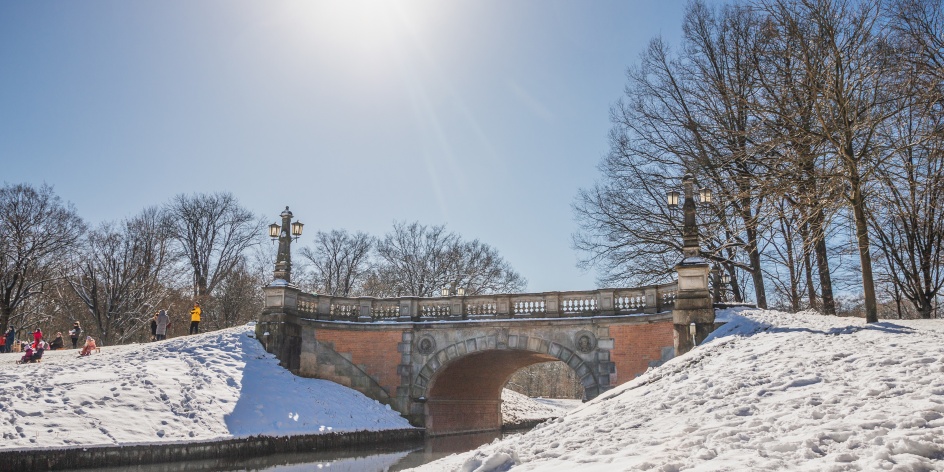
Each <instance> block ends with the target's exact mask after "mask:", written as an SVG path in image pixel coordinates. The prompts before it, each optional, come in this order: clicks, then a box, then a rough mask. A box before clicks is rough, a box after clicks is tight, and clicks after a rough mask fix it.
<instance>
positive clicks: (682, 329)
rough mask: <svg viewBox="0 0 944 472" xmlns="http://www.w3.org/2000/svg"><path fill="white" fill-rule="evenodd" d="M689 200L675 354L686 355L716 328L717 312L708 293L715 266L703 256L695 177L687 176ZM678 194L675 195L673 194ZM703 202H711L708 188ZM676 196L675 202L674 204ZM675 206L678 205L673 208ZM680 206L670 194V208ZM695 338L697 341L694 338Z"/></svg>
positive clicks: (678, 269) (674, 320)
mask: <svg viewBox="0 0 944 472" xmlns="http://www.w3.org/2000/svg"><path fill="white" fill-rule="evenodd" d="M682 183H683V186H684V192H685V201H684V205H683V207H682V212H683V218H684V225H683V227H682V255H683V258H682V262H679V264H678V265H676V266H675V270H676V272H677V273H678V294H677V297H676V300H675V307H674V309H673V310H672V323H673V324H674V325H675V355H676V356H678V355H681V354H685V353H686V352H688V351H690V350H691V349H692V348H694V347H695V346H696V345H698V344H700V343H701V342H702V341H704V340H705V338H706V337H708V334H709V333H711V331H712V329H714V324H715V310H714V305H713V303H712V299H711V293H710V292H709V291H708V275H709V272H710V269H711V264H710V263H709V262H708V260H707V259H705V258H704V257H701V254H700V247H699V239H698V225H697V224H696V223H695V195H694V188H693V187H694V178H693V177H692V175H691V174H685V177H684V178H683V179H682ZM673 194H674V195H673ZM699 194H700V196H701V200H702V203H708V202H710V201H711V193H710V191H708V190H707V189H702V190H701V192H699ZM673 197H674V201H673ZM673 204H674V205H673ZM677 205H678V192H670V193H669V206H672V207H674V206H677ZM693 338H694V339H693Z"/></svg>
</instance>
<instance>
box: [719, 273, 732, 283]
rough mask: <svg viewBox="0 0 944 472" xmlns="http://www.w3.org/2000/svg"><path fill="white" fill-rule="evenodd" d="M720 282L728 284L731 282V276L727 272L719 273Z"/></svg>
mask: <svg viewBox="0 0 944 472" xmlns="http://www.w3.org/2000/svg"><path fill="white" fill-rule="evenodd" d="M721 283H722V284H723V285H728V284H729V283H731V276H730V275H728V273H727V272H725V273H723V274H721Z"/></svg>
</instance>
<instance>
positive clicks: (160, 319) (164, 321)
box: [154, 310, 170, 341]
mask: <svg viewBox="0 0 944 472" xmlns="http://www.w3.org/2000/svg"><path fill="white" fill-rule="evenodd" d="M169 327H170V317H169V316H167V311H166V310H161V311H159V312H157V327H156V328H155V330H154V336H155V337H156V338H157V340H158V341H163V340H164V339H167V328H169Z"/></svg>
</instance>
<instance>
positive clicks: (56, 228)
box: [0, 184, 526, 345]
mask: <svg viewBox="0 0 944 472" xmlns="http://www.w3.org/2000/svg"><path fill="white" fill-rule="evenodd" d="M264 228H265V220H264V219H263V218H261V217H259V216H258V215H255V214H253V213H252V212H251V211H249V210H247V209H246V208H244V207H243V206H242V205H241V204H240V203H239V201H238V200H237V199H236V197H235V196H233V195H232V194H230V193H213V194H204V193H197V194H191V195H185V194H180V195H176V196H174V197H173V198H172V199H171V200H170V201H168V202H166V203H164V204H162V205H157V206H152V207H148V208H145V209H143V210H142V211H141V212H139V213H138V214H136V215H134V216H131V217H128V218H125V219H122V220H119V221H109V222H104V223H101V224H99V225H97V226H90V225H88V224H87V223H86V222H85V221H84V220H83V219H82V218H81V217H80V216H79V214H78V212H77V211H76V209H75V208H74V206H73V205H72V204H70V203H66V202H63V201H62V199H61V198H60V197H58V196H57V195H56V194H55V192H54V190H53V188H52V187H50V186H48V185H42V186H40V187H34V186H31V185H28V184H4V186H2V187H0V326H3V327H4V328H3V329H4V330H5V329H6V327H8V326H14V327H16V328H17V329H18V330H20V331H19V333H20V335H21V336H22V335H24V333H25V331H24V330H29V331H32V330H35V329H36V328H37V327H42V328H43V330H44V331H45V332H47V333H48V334H47V335H52V334H55V332H56V331H65V330H67V329H69V328H71V326H72V323H73V321H80V323H81V324H82V326H83V328H84V329H85V332H86V333H88V334H90V335H92V336H94V337H96V338H97V339H98V340H99V341H100V344H103V345H112V344H124V343H130V342H141V341H146V340H148V339H149V338H150V329H149V321H150V319H151V317H152V316H153V315H154V313H155V312H156V311H157V310H160V309H166V310H168V312H169V313H170V314H171V317H172V320H173V321H174V322H172V324H171V327H170V333H169V334H170V335H171V336H174V335H182V334H184V333H186V331H187V329H186V327H187V323H188V321H189V318H188V317H189V315H188V312H189V310H190V308H191V306H192V303H193V302H195V301H198V302H200V303H201V305H202V308H203V315H202V322H201V324H202V326H206V327H207V329H209V330H215V329H221V328H226V327H232V326H236V325H240V324H244V323H246V322H248V321H250V320H253V319H255V318H256V316H257V315H258V314H259V313H261V311H262V307H263V301H264V298H263V293H262V287H263V286H264V285H266V284H267V283H268V282H269V281H271V280H272V276H273V275H272V270H273V267H274V266H273V263H274V261H275V252H274V251H275V247H274V246H272V245H271V244H267V237H266V235H265V231H264ZM300 254H301V255H302V257H301V258H296V266H295V268H294V271H295V277H294V279H295V281H297V282H299V283H300V284H301V285H302V287H303V288H305V289H307V290H310V291H314V292H317V293H322V294H330V295H335V296H359V295H371V296H378V297H383V296H401V295H416V296H438V295H439V294H440V290H441V289H442V287H448V288H450V289H451V290H453V291H454V290H455V289H457V288H458V287H462V288H463V289H464V290H466V293H467V294H469V295H474V294H480V293H495V292H503V291H518V290H522V289H523V288H524V286H525V284H526V282H525V279H524V278H523V277H521V276H520V275H519V274H518V273H517V272H515V271H514V270H513V269H512V268H511V266H510V265H509V264H508V263H507V262H506V261H505V260H504V259H503V258H502V257H501V256H500V255H499V254H498V251H497V250H496V249H494V248H492V247H491V246H489V245H487V244H485V243H482V242H480V241H478V240H473V241H466V240H463V239H462V238H461V237H460V236H459V235H458V234H456V233H452V232H449V231H446V229H445V227H443V226H425V225H421V224H419V223H410V224H407V223H395V224H394V226H393V229H392V230H391V231H390V232H389V233H388V234H386V235H383V236H381V237H373V236H369V235H367V234H365V233H349V232H347V231H346V230H331V231H327V232H318V233H317V234H316V235H315V236H314V238H313V241H312V243H311V244H310V245H309V246H306V247H302V248H301V251H300Z"/></svg>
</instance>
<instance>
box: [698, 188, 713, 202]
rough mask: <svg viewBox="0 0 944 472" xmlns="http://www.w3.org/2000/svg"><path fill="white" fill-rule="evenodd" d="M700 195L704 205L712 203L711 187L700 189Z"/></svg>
mask: <svg viewBox="0 0 944 472" xmlns="http://www.w3.org/2000/svg"><path fill="white" fill-rule="evenodd" d="M698 196H699V197H700V200H701V203H702V204H703V205H708V204H709V203H711V189H710V188H708V187H704V188H702V189H700V190H699V191H698Z"/></svg>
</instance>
